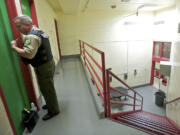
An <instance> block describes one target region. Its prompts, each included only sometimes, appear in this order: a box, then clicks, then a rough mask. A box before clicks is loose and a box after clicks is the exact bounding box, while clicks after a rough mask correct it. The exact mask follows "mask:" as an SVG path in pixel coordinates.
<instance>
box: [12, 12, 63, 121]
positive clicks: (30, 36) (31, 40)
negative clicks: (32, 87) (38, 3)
mask: <svg viewBox="0 0 180 135" xmlns="http://www.w3.org/2000/svg"><path fill="white" fill-rule="evenodd" d="M14 23H15V25H16V28H17V29H18V30H19V31H20V32H21V33H22V34H24V35H25V36H24V38H23V48H19V47H17V46H16V40H13V41H12V42H11V46H12V48H13V49H14V50H15V51H16V52H17V53H18V54H20V55H21V58H22V61H23V62H24V63H26V64H31V65H32V66H33V67H34V70H35V72H36V75H37V79H38V83H39V86H40V90H41V92H42V94H43V96H44V99H45V101H46V105H47V109H48V113H47V114H46V115H45V116H44V117H43V120H48V119H50V118H52V117H53V116H55V115H57V114H58V113H59V111H60V110H59V106H58V100H57V96H56V92H55V88H54V81H53V75H54V71H55V63H54V60H53V55H52V52H51V48H50V43H49V39H48V36H47V35H46V34H45V33H44V32H43V31H41V30H40V29H38V28H36V27H35V26H33V23H32V20H31V18H30V17H29V16H25V15H21V16H17V17H15V18H14Z"/></svg>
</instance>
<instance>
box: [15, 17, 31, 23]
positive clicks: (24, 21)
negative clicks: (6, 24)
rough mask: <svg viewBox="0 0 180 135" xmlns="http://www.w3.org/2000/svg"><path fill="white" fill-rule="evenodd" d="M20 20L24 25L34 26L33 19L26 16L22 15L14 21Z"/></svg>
mask: <svg viewBox="0 0 180 135" xmlns="http://www.w3.org/2000/svg"><path fill="white" fill-rule="evenodd" d="M16 20H19V21H20V22H21V23H22V24H30V25H32V24H33V22H32V19H31V18H30V17H29V16H26V15H20V16H17V17H15V18H14V21H16Z"/></svg>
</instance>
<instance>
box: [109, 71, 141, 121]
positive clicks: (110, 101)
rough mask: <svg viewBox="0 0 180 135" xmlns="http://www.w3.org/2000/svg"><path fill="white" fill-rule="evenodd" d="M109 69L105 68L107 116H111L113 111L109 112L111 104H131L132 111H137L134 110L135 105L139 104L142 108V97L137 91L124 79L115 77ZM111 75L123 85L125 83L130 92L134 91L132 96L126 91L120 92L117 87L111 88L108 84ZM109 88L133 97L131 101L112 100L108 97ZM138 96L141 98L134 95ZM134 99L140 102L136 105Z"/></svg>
mask: <svg viewBox="0 0 180 135" xmlns="http://www.w3.org/2000/svg"><path fill="white" fill-rule="evenodd" d="M110 70H111V69H107V70H106V85H107V86H106V89H107V94H106V96H107V97H106V99H107V116H108V117H110V118H111V117H113V115H114V113H111V104H120V105H128V106H132V107H133V110H132V111H137V110H136V106H140V107H141V109H140V110H142V106H143V97H142V96H141V95H140V94H139V93H138V92H136V91H135V90H134V89H133V88H131V87H130V86H129V85H127V84H126V83H125V82H124V81H122V80H121V79H120V78H119V77H117V76H116V75H115V74H114V73H113V72H111V71H110ZM110 76H112V77H114V78H115V79H117V80H118V81H119V82H121V83H122V84H123V85H125V86H126V87H127V88H129V90H131V91H132V92H134V96H132V95H128V94H127V93H125V92H122V91H120V90H119V89H117V88H113V87H111V86H110V79H109V77H110ZM110 90H112V91H116V92H118V93H120V94H122V95H124V96H128V97H130V98H132V99H133V103H124V102H120V101H113V100H111V99H110ZM137 95H138V96H139V97H141V100H140V99H138V98H136V96H137ZM136 101H140V102H141V103H140V104H139V105H138V104H137V103H136Z"/></svg>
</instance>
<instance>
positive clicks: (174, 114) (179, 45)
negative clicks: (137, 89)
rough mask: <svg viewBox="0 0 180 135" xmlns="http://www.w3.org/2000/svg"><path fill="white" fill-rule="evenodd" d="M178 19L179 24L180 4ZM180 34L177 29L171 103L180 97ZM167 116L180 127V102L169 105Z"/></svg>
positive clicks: (173, 55) (178, 6) (177, 9)
mask: <svg viewBox="0 0 180 135" xmlns="http://www.w3.org/2000/svg"><path fill="white" fill-rule="evenodd" d="M175 15H176V18H177V22H176V23H177V24H176V26H177V25H178V23H179V22H180V2H179V3H178V4H177V8H176V14H175ZM179 52H180V34H179V33H177V29H176V36H175V44H174V45H173V47H172V55H171V63H172V69H171V76H170V85H169V89H168V96H167V100H168V101H170V100H172V99H175V98H177V97H180V90H179V88H180V83H179V80H180V54H179ZM166 112H167V116H168V117H169V118H170V119H171V120H173V121H174V122H176V123H177V124H178V125H179V127H180V117H179V114H180V100H178V101H176V102H173V103H170V104H168V105H167V110H166Z"/></svg>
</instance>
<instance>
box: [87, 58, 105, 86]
mask: <svg viewBox="0 0 180 135" xmlns="http://www.w3.org/2000/svg"><path fill="white" fill-rule="evenodd" d="M86 61H87V62H88V63H89V65H90V67H91V69H92V70H93V72H94V74H95V76H96V77H97V79H98V81H99V82H100V84H101V86H103V83H102V81H101V79H100V77H99V75H98V74H97V72H96V71H95V70H94V68H93V66H92V65H91V63H90V62H89V60H88V58H87V57H86Z"/></svg>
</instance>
